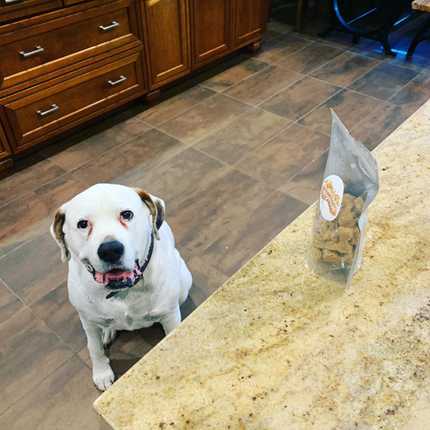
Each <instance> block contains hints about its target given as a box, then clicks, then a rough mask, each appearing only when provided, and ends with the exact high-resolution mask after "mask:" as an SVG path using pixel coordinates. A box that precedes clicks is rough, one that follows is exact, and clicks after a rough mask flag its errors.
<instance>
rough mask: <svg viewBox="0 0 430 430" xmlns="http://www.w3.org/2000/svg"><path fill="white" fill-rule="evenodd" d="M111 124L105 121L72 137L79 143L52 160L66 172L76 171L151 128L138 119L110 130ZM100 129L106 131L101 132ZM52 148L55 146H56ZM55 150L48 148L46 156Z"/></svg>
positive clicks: (51, 158) (51, 156)
mask: <svg viewBox="0 0 430 430" xmlns="http://www.w3.org/2000/svg"><path fill="white" fill-rule="evenodd" d="M109 124H110V121H109V120H105V122H103V123H102V124H101V125H96V126H94V127H93V128H89V129H85V130H83V131H82V132H80V133H79V134H77V135H75V136H72V137H71V138H70V139H71V140H72V141H73V142H78V143H76V144H73V145H72V146H69V147H68V148H67V149H65V150H63V151H61V152H59V153H57V154H54V155H50V160H51V161H52V162H53V163H54V164H56V165H57V166H60V167H61V168H63V169H64V170H67V171H68V170H72V169H76V168H77V167H79V166H81V165H82V164H85V163H88V161H90V160H92V159H94V158H96V157H99V156H100V154H103V153H104V152H106V151H108V150H109V149H112V148H114V147H116V146H118V145H121V144H124V143H127V142H129V141H130V140H132V139H134V138H135V137H136V136H139V135H141V134H143V133H145V132H146V131H148V130H149V129H150V128H151V127H150V126H149V125H147V124H145V123H144V122H143V121H139V120H137V119H136V118H131V119H128V120H127V121H124V122H121V123H119V124H116V125H113V126H112V127H110V128H109ZM100 128H102V129H103V128H105V129H104V130H102V131H100ZM66 144H67V142H66ZM50 146H54V144H53V145H50ZM53 149H55V148H51V147H48V148H47V149H46V150H45V154H47V155H49V154H50V152H52V151H53Z"/></svg>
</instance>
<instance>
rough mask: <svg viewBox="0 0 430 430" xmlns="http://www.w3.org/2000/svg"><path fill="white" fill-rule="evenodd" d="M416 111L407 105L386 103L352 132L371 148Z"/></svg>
mask: <svg viewBox="0 0 430 430" xmlns="http://www.w3.org/2000/svg"><path fill="white" fill-rule="evenodd" d="M414 111H415V109H412V110H411V109H408V107H407V106H406V107H405V106H396V105H391V104H389V103H386V104H385V105H384V106H383V107H382V108H379V109H377V110H375V111H374V112H373V113H372V114H371V115H370V116H368V117H367V118H365V119H364V120H363V121H362V122H360V123H359V124H357V125H356V126H355V127H354V128H353V129H352V130H351V134H352V135H353V136H354V138H355V139H357V140H359V141H361V142H363V143H364V144H365V145H366V146H367V147H368V148H369V149H370V150H372V149H374V148H375V147H376V146H378V145H379V144H380V143H381V142H382V141H383V140H384V139H385V138H386V137H387V136H388V135H389V134H391V133H392V132H393V131H394V130H395V129H396V128H397V127H398V126H399V125H400V124H402V123H403V122H404V121H406V119H407V118H408V117H409V116H410V115H411V114H412V113H413V112H414Z"/></svg>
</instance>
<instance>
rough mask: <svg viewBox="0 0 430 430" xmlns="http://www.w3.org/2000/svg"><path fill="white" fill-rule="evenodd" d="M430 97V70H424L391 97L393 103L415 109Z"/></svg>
mask: <svg viewBox="0 0 430 430" xmlns="http://www.w3.org/2000/svg"><path fill="white" fill-rule="evenodd" d="M429 98H430V71H428V70H426V71H422V72H421V73H419V74H418V75H417V76H416V77H415V78H414V79H412V81H410V82H409V83H408V84H406V86H404V87H403V88H402V89H401V90H400V91H399V92H398V93H397V94H395V95H394V96H393V97H391V98H390V99H389V101H390V102H391V103H394V104H396V105H398V106H403V107H405V108H406V109H409V110H414V109H418V108H419V107H420V106H422V105H423V104H424V103H425V102H426V101H427V100H428V99H429Z"/></svg>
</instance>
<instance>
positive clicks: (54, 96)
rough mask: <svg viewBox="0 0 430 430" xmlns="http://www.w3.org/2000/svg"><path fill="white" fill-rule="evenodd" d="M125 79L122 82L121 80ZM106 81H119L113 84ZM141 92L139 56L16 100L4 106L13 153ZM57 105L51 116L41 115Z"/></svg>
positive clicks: (142, 87)
mask: <svg viewBox="0 0 430 430" xmlns="http://www.w3.org/2000/svg"><path fill="white" fill-rule="evenodd" d="M122 77H124V78H126V79H124V78H122ZM109 81H111V82H115V81H122V82H120V83H118V84H116V85H111V84H109ZM143 91H144V82H143V74H142V71H141V62H140V56H139V54H138V53H135V54H134V55H133V56H131V55H130V56H126V57H124V58H122V59H120V60H117V61H115V59H113V60H112V61H111V64H108V65H106V66H104V67H99V68H97V69H94V70H92V71H91V72H88V73H86V74H84V75H80V76H77V77H75V78H73V79H69V80H66V81H63V82H61V83H59V84H58V85H55V86H53V87H52V88H50V89H47V90H44V91H41V92H36V93H34V94H31V95H29V96H27V97H24V98H20V99H17V100H16V101H14V102H11V103H10V104H7V105H6V106H5V109H6V114H7V118H8V121H9V122H10V124H11V126H12V129H13V130H14V137H15V151H16V152H21V151H22V150H24V149H27V148H28V147H29V146H32V145H33V144H34V143H35V142H38V141H40V140H44V139H45V138H46V135H55V134H57V133H59V132H60V131H62V130H63V129H65V128H70V126H71V125H72V124H74V123H76V120H78V119H82V118H84V117H85V116H87V115H88V114H91V113H94V112H97V111H98V110H99V109H101V108H104V107H106V106H111V105H114V104H115V103H117V102H118V101H120V100H121V99H122V98H127V97H129V96H130V95H133V96H134V97H135V96H137V95H139V94H142V93H143ZM54 106H58V108H57V109H56V110H53V111H52V113H50V114H46V115H43V116H42V115H41V114H40V113H38V111H39V112H40V111H41V112H46V111H50V110H52V109H53V107H54Z"/></svg>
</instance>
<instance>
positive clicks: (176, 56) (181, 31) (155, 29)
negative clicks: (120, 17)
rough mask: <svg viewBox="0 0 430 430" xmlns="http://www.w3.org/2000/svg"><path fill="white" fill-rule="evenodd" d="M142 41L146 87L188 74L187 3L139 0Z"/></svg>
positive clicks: (175, 0)
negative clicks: (142, 27)
mask: <svg viewBox="0 0 430 430" xmlns="http://www.w3.org/2000/svg"><path fill="white" fill-rule="evenodd" d="M143 6H144V7H143V13H144V42H145V48H146V54H147V59H148V72H149V80H150V83H149V84H150V88H151V89H154V88H157V87H159V86H161V85H162V84H165V83H166V82H168V81H171V80H174V79H176V78H178V77H180V76H182V75H185V74H186V73H188V72H189V71H190V69H191V65H190V63H191V62H190V41H189V16H188V15H189V7H188V0H143Z"/></svg>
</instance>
